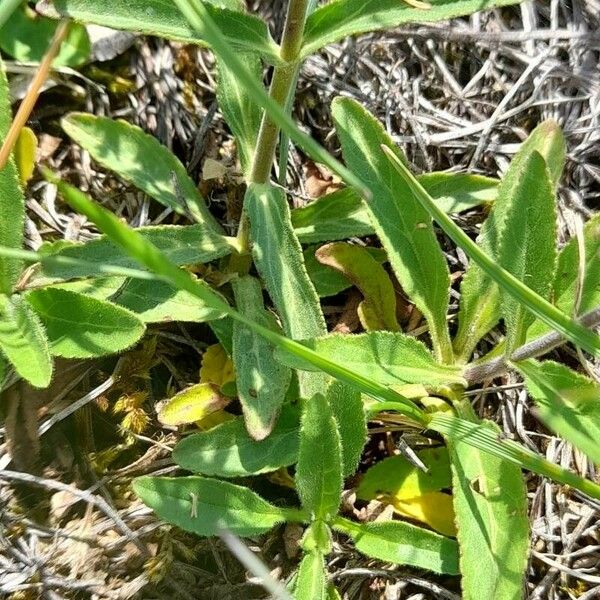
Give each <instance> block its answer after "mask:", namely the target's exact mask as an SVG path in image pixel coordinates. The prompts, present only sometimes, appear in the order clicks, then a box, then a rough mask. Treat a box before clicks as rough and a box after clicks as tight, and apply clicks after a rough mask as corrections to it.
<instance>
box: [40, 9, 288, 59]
mask: <svg viewBox="0 0 600 600" xmlns="http://www.w3.org/2000/svg"><path fill="white" fill-rule="evenodd" d="M40 5H41V8H42V9H43V12H44V13H45V14H49V15H51V16H53V15H55V14H56V13H58V14H59V15H60V16H61V17H70V18H72V19H74V20H75V21H78V22H80V23H94V24H96V25H104V26H105V27H112V28H113V29H124V30H126V31H138V32H140V33H143V34H145V35H156V36H159V37H164V38H167V39H172V40H177V41H181V42H186V43H192V44H201V43H206V42H207V39H206V37H205V36H203V35H198V33H196V32H195V31H194V29H193V28H192V27H190V25H188V23H187V20H186V19H185V18H184V17H183V15H182V14H181V13H180V12H179V11H178V10H174V7H173V5H172V3H171V2H165V0H128V1H125V0H117V1H114V2H110V3H104V2H96V1H95V0H54V1H53V2H52V5H50V4H49V3H48V2H47V0H44V1H43V2H41V3H38V10H39V9H40ZM204 6H205V7H206V10H207V11H208V13H209V14H210V16H211V18H212V19H213V20H214V22H215V24H216V25H217V27H218V29H219V32H220V33H221V35H222V36H223V37H224V38H225V39H226V40H227V42H228V43H229V44H231V45H232V46H233V47H234V48H236V49H238V50H243V51H252V52H258V53H259V54H260V55H261V56H263V58H265V59H266V60H268V61H269V62H271V63H273V64H274V63H276V62H277V61H278V52H277V45H276V44H275V42H274V41H273V39H272V38H271V35H270V34H269V30H268V28H267V25H266V23H265V22H264V21H262V20H261V19H259V18H258V17H257V16H254V15H249V14H246V13H242V12H239V11H237V10H231V9H232V8H234V7H236V6H237V2H233V1H230V0H205V1H204ZM223 7H227V8H223Z"/></svg>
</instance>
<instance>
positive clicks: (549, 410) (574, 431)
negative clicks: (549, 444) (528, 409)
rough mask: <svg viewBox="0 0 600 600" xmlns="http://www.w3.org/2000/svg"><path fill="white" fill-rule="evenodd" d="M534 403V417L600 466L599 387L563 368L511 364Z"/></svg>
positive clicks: (549, 364) (546, 364) (548, 364)
mask: <svg viewBox="0 0 600 600" xmlns="http://www.w3.org/2000/svg"><path fill="white" fill-rule="evenodd" d="M515 367H517V369H518V370H519V371H521V373H522V374H523V375H524V377H525V385H526V386H527V391H528V392H529V394H530V395H531V397H532V398H533V399H534V400H535V413H536V414H537V415H538V416H539V418H540V419H541V420H542V421H543V422H544V424H545V425H546V426H547V427H549V428H550V430H551V431H554V432H556V433H557V434H558V435H560V436H561V437H563V438H564V439H566V440H567V441H568V442H571V443H572V444H573V445H574V446H575V447H576V448H579V450H581V451H583V452H585V453H586V454H587V455H588V456H589V457H590V458H591V459H592V460H593V461H594V462H595V463H596V464H598V465H600V445H599V444H598V440H600V387H599V386H598V384H597V383H595V382H594V381H592V380H591V379H589V378H587V377H584V376H583V375H580V374H579V373H575V372H574V371H571V369H569V368H568V367H565V366H564V365H561V364H558V363H555V362H551V361H547V362H543V363H539V362H537V361H535V360H526V361H521V362H518V363H515Z"/></svg>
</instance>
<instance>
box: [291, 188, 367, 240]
mask: <svg viewBox="0 0 600 600" xmlns="http://www.w3.org/2000/svg"><path fill="white" fill-rule="evenodd" d="M292 225H293V226H294V231H295V232H296V235H297V236H298V239H299V240H300V241H301V242H302V243H303V244H313V243H316V242H327V241H330V240H344V239H347V238H350V237H364V236H367V235H371V234H372V233H373V232H374V229H373V225H371V221H370V220H369V214H368V212H367V209H366V208H365V207H364V205H363V202H362V199H361V198H360V196H359V195H358V194H357V193H356V192H355V191H354V190H353V189H351V188H344V189H342V190H338V191H337V192H333V193H331V194H327V195H325V196H322V197H321V198H319V199H318V200H315V201H314V202H310V203H309V204H307V205H306V206H302V207H300V208H295V209H294V210H292Z"/></svg>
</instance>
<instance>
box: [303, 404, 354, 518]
mask: <svg viewBox="0 0 600 600" xmlns="http://www.w3.org/2000/svg"><path fill="white" fill-rule="evenodd" d="M342 483H343V481H342V448H341V439H340V433H339V431H338V428H337V423H336V420H335V418H334V416H333V411H332V410H331V406H330V405H329V402H328V401H327V399H326V398H325V397H324V396H322V395H321V394H315V395H314V396H313V397H312V398H311V399H310V400H305V401H304V405H303V410H302V420H301V426H300V450H299V452H298V464H297V466H296V488H297V490H298V495H299V496H300V500H301V501H302V507H303V508H304V509H305V510H307V511H309V512H310V514H311V515H313V517H314V518H315V519H317V520H319V519H320V520H323V521H326V522H327V521H329V520H330V519H332V518H333V517H334V516H335V515H336V514H337V511H338V508H339V505H340V501H341V498H342Z"/></svg>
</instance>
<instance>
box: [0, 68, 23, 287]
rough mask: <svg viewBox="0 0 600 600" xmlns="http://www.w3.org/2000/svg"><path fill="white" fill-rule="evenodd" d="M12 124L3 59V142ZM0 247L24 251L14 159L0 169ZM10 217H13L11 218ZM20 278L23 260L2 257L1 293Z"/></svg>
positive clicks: (0, 134)
mask: <svg viewBox="0 0 600 600" xmlns="http://www.w3.org/2000/svg"><path fill="white" fill-rule="evenodd" d="M11 122H12V111H11V107H10V94H9V90H8V82H7V80H6V74H5V71H4V63H3V62H2V58H1V57H0V140H4V138H5V137H6V134H7V133H8V129H9V127H10V124H11ZM0 215H3V216H2V218H0V246H7V247H9V248H17V249H18V248H21V247H22V245H23V226H24V223H25V198H24V197H23V192H22V191H21V187H20V186H19V177H18V174H17V169H16V167H15V163H14V161H13V159H12V158H10V159H9V160H8V162H7V163H6V165H5V166H4V168H3V169H0ZM8 215H10V218H8ZM20 275H21V261H20V260H17V259H14V258H7V257H0V293H4V294H10V293H11V292H12V291H13V288H14V286H15V285H16V283H17V281H18V279H19V276H20Z"/></svg>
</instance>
